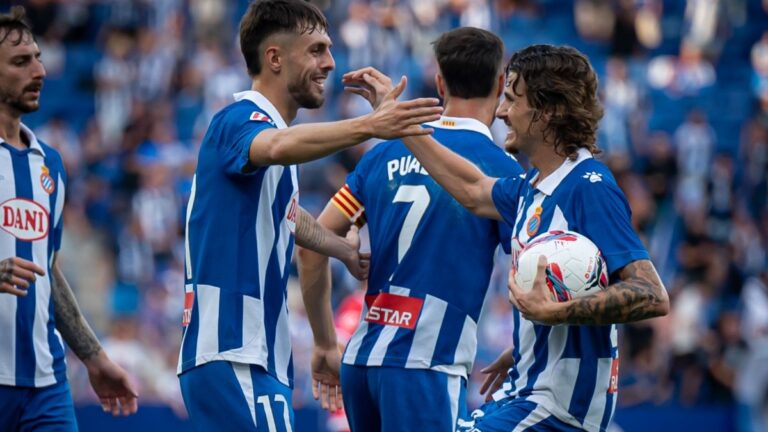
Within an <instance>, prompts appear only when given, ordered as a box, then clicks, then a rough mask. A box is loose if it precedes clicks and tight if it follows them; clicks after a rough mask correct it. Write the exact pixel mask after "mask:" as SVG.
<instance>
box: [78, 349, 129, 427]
mask: <svg viewBox="0 0 768 432" xmlns="http://www.w3.org/2000/svg"><path fill="white" fill-rule="evenodd" d="M84 363H85V367H86V368H87V369H88V379H89V380H90V381H91V387H93V391H95V392H96V395H97V396H98V397H99V402H100V403H101V408H102V409H103V410H104V412H111V413H112V415H113V416H117V415H120V414H121V413H122V415H126V416H127V415H131V414H134V413H135V412H136V411H137V410H138V397H139V395H138V393H137V392H136V390H135V389H134V388H133V385H132V384H131V383H130V381H128V374H127V373H125V370H123V368H121V367H120V366H118V365H117V364H115V363H114V362H112V360H110V359H109V357H107V354H106V353H105V352H104V351H103V350H102V351H100V352H99V353H98V354H97V355H96V356H94V357H92V358H91V359H89V360H87V361H85V362H84Z"/></svg>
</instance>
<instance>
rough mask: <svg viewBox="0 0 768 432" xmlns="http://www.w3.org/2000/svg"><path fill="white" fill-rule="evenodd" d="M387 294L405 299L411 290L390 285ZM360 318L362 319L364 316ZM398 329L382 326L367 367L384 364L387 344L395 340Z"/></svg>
mask: <svg viewBox="0 0 768 432" xmlns="http://www.w3.org/2000/svg"><path fill="white" fill-rule="evenodd" d="M389 293H390V294H395V295H401V296H406V297H407V296H408V295H409V294H410V293H411V290H410V289H408V288H403V287H399V286H394V285H390V287H389ZM361 318H362V319H364V316H362V317H361ZM399 329H400V327H397V326H389V325H388V326H382V329H381V332H379V337H378V338H377V339H376V343H375V344H373V349H371V353H370V354H369V355H368V362H367V363H366V365H367V366H381V364H382V363H384V356H385V355H386V354H387V348H389V343H390V342H392V339H394V338H395V333H397V331H398V330H399Z"/></svg>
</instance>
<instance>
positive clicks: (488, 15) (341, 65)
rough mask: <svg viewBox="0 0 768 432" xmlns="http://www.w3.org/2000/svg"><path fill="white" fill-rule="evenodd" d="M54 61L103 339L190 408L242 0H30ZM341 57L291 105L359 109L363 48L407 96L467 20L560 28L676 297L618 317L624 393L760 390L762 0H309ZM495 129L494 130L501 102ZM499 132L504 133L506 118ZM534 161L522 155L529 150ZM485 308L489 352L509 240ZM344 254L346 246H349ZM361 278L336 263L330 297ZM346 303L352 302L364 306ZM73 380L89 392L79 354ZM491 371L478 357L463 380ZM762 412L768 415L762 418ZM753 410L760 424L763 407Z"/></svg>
mask: <svg viewBox="0 0 768 432" xmlns="http://www.w3.org/2000/svg"><path fill="white" fill-rule="evenodd" d="M11 3H13V4H23V5H25V6H26V7H27V12H28V16H29V17H30V20H31V22H32V24H33V26H34V30H35V33H36V34H37V35H38V41H39V43H40V46H41V49H42V51H43V60H44V62H45V65H46V68H47V70H48V78H47V81H46V88H45V90H44V91H43V98H42V108H41V110H40V111H39V112H38V113H36V114H34V115H30V116H28V117H26V118H25V119H24V120H25V122H27V124H29V125H30V126H32V127H33V128H34V130H35V131H36V133H38V134H39V136H40V137H41V138H42V139H43V140H45V141H47V142H48V143H49V144H51V145H53V146H55V147H57V148H58V149H59V150H60V151H61V153H62V156H63V158H64V161H65V164H66V167H67V170H68V172H69V178H70V182H69V190H68V194H67V197H68V199H67V205H66V208H65V223H66V229H65V235H64V243H63V249H62V253H61V262H62V263H63V267H64V269H65V272H66V274H67V276H68V278H69V280H70V281H71V283H72V285H73V286H74V289H75V290H76V294H77V297H78V299H79V301H80V303H81V306H82V308H83V310H84V311H85V313H86V315H87V317H88V318H89V321H90V322H91V323H92V324H93V325H94V327H95V328H96V330H97V332H98V333H99V335H100V336H101V339H102V340H103V341H104V346H105V349H106V350H107V351H108V352H109V353H110V356H111V357H112V358H113V359H116V360H117V361H118V362H121V363H124V366H125V367H126V369H127V370H129V371H130V372H131V373H132V374H133V375H134V378H135V380H136V381H137V382H138V383H139V384H140V389H139V392H140V394H141V396H142V400H143V402H144V403H152V402H156V403H162V404H167V405H170V406H171V407H173V408H174V409H176V410H177V411H178V412H179V413H180V414H183V404H182V403H181V397H180V394H179V390H178V385H177V380H176V377H175V369H176V362H177V352H178V346H179V341H180V335H181V331H180V322H181V312H182V301H183V300H182V298H183V296H182V291H183V285H184V284H183V280H184V276H183V266H184V263H183V258H184V253H183V250H184V249H183V236H184V225H185V223H184V216H185V205H186V202H187V198H188V195H189V192H190V182H191V176H192V174H193V173H194V169H195V165H196V156H197V147H198V146H199V143H200V141H201V137H202V134H203V133H204V132H205V129H206V127H207V124H208V121H209V120H210V119H211V117H212V115H213V114H214V113H215V112H216V111H217V110H219V109H220V108H222V107H223V106H224V105H226V104H228V103H230V102H231V101H232V93H235V92H238V91H241V90H244V89H246V88H248V87H249V86H250V84H249V80H248V77H247V75H246V73H245V67H244V64H243V61H242V60H241V55H240V52H239V48H238V45H237V33H236V30H235V29H237V23H238V19H239V17H240V16H241V15H242V12H243V11H244V10H245V8H246V7H247V4H248V1H247V0H227V1H221V0H109V1H108V0H26V1H12V2H11ZM315 3H317V4H318V5H319V6H320V7H321V8H323V10H324V11H325V13H326V15H327V16H328V18H329V21H330V29H329V30H330V33H331V37H332V38H333V40H334V46H333V49H332V52H333V54H334V56H335V59H336V72H337V73H336V77H335V78H334V77H333V76H331V77H330V79H329V80H328V84H327V85H326V91H327V92H328V93H329V95H328V98H327V100H326V103H325V105H324V106H323V107H322V108H321V109H319V110H314V111H302V112H300V114H299V118H298V119H297V121H298V122H310V121H323V120H332V119H339V118H345V117H350V116H355V115H359V114H362V113H364V112H366V111H367V110H368V107H367V105H366V103H365V102H364V101H363V100H362V99H361V98H357V97H351V96H350V95H347V94H345V93H344V92H343V90H342V88H341V85H340V75H339V73H343V72H345V71H348V70H351V69H354V68H358V67H362V66H367V65H373V66H375V67H377V68H379V69H381V70H382V71H384V72H385V73H388V74H390V75H393V76H400V75H403V74H405V75H408V77H409V84H408V88H407V90H406V95H405V97H412V96H422V95H429V96H432V95H434V94H435V89H434V83H433V79H432V77H433V76H434V73H435V70H436V66H435V63H434V61H433V60H432V57H433V56H432V53H431V45H430V42H431V41H433V40H434V39H435V38H436V37H437V36H438V35H439V34H440V33H441V32H443V31H445V30H448V29H451V28H454V27H457V26H476V27H481V28H486V29H489V30H492V31H494V32H496V33H497V34H499V35H500V36H501V37H502V39H503V40H504V42H505V44H506V49H507V54H509V53H511V52H512V51H514V50H516V49H518V48H521V47H523V46H525V45H528V44H531V43H555V44H569V45H572V46H575V47H577V48H578V49H580V50H582V51H583V52H584V53H585V54H587V55H588V56H589V57H590V59H591V61H592V62H593V64H594V67H595V69H596V70H597V72H598V74H599V76H600V79H601V94H602V100H603V103H604V105H605V117H604V118H603V120H602V123H601V127H600V136H599V144H600V147H601V148H602V149H603V153H602V155H601V158H602V159H603V160H604V161H606V162H607V163H608V164H609V165H610V166H611V168H612V169H613V171H614V173H615V174H616V176H617V178H618V180H619V182H620V185H621V186H622V188H623V190H624V191H625V193H626V195H627V197H628V199H629V201H630V204H631V206H632V209H633V222H634V224H635V226H636V227H637V229H638V230H639V231H640V232H641V233H642V236H643V238H644V240H645V241H646V244H647V246H648V248H649V251H650V252H651V254H652V256H653V259H654V262H655V263H656V264H657V267H658V270H659V272H660V274H661V276H662V279H663V280H664V282H665V283H666V286H667V289H668V290H669V293H670V297H671V299H672V312H671V314H670V315H669V316H668V317H665V318H663V319H657V320H653V321H650V322H643V323H638V324H633V325H626V326H622V328H621V335H622V336H621V337H622V340H623V345H622V350H623V351H622V353H621V358H622V364H621V393H620V397H619V400H618V404H619V409H621V408H622V407H627V406H637V405H643V404H656V405H660V404H682V405H693V406H695V405H709V404H722V405H726V406H729V407H732V409H733V410H734V413H737V415H736V418H737V419H738V420H737V421H738V424H739V425H741V426H740V428H741V429H740V430H752V429H749V426H748V425H749V424H750V422H755V423H758V422H759V421H760V420H759V419H760V416H761V415H762V416H763V419H765V413H766V396H767V392H768V368H766V367H765V364H768V252H767V250H768V31H767V29H768V1H766V0H667V1H662V0H338V1H330V0H319V1H316V2H315ZM493 131H494V134H495V135H496V136H498V137H503V136H504V134H505V126H504V125H503V124H500V122H497V123H496V124H494V127H493ZM498 142H501V140H498ZM372 145H375V142H369V143H366V144H364V145H361V146H358V147H356V148H353V149H351V150H348V151H345V152H342V153H339V154H337V155H334V156H332V157H328V158H326V159H323V160H320V161H316V162H312V163H309V164H306V165H303V166H302V168H301V176H300V180H301V182H300V188H301V191H302V197H301V199H302V204H303V206H304V207H305V208H307V209H308V210H310V211H312V212H314V213H319V211H320V210H321V209H322V208H323V207H324V205H325V203H326V201H327V200H328V198H329V197H330V196H331V195H332V194H333V193H334V192H335V191H336V190H337V188H338V187H340V186H341V185H343V183H344V176H345V174H346V173H347V172H349V170H350V169H351V168H353V167H354V165H355V163H356V161H357V160H358V159H359V158H360V156H361V155H362V153H363V152H364V151H365V149H366V148H369V147H370V146H372ZM522 162H523V163H525V161H524V160H523V161H522ZM497 260H498V266H497V270H496V272H495V273H494V277H493V279H492V285H491V290H490V295H489V299H488V303H487V305H488V306H487V308H486V310H485V312H484V316H483V318H482V320H481V323H480V327H479V331H480V333H481V334H480V339H479V340H480V349H479V351H478V359H477V364H476V366H477V368H478V370H479V368H480V367H482V366H484V365H486V364H488V363H489V362H490V361H492V360H493V359H494V358H495V357H496V355H497V354H498V353H499V352H501V351H502V350H503V349H504V348H506V347H507V346H509V344H510V343H511V341H510V337H509V335H510V334H511V329H510V326H511V325H512V320H511V319H510V313H511V312H510V309H511V306H510V305H509V303H508V302H507V301H506V300H505V299H506V297H507V289H506V269H507V268H508V267H509V264H508V262H507V260H508V258H507V257H506V256H504V255H500V256H498V258H497ZM337 264H338V263H337ZM289 285H290V288H289V290H290V297H291V299H290V308H291V311H292V313H293V315H291V320H292V322H291V330H292V332H293V335H294V364H295V365H296V377H297V379H296V391H295V398H294V399H295V400H294V404H295V406H296V407H297V408H300V407H302V406H307V404H310V403H311V392H310V391H309V377H308V369H309V367H308V365H309V354H310V350H311V345H312V339H311V332H310V331H309V327H308V323H307V321H306V317H305V315H304V312H303V309H302V305H301V301H300V299H299V297H300V296H298V295H297V291H298V288H297V281H296V280H295V278H294V279H293V280H292V282H291V283H290V284H289ZM354 292H359V286H358V283H357V282H356V281H355V280H354V279H352V278H351V277H350V276H348V275H347V274H346V273H345V271H344V269H343V266H340V265H336V264H335V265H334V295H333V300H334V304H335V305H337V306H338V305H339V304H340V303H341V302H342V301H343V300H344V299H345V297H347V296H348V295H349V294H350V293H354ZM354 321H356V320H353V322H354ZM69 365H70V374H71V381H72V386H73V393H74V396H75V398H76V400H78V401H81V402H82V401H88V400H91V399H92V398H93V397H94V395H93V394H92V393H91V391H90V390H89V388H88V387H87V385H86V379H87V378H86V375H85V373H84V371H83V370H82V367H81V366H80V363H79V362H76V361H70V362H69ZM481 380H482V377H481V376H480V374H479V373H476V374H473V375H472V377H471V383H470V386H471V388H470V393H469V395H470V397H469V401H470V404H471V405H472V406H476V405H478V404H479V403H480V402H481V397H480V395H479V394H478V393H477V391H476V389H477V388H478V383H479V382H481ZM762 421H763V422H765V420H762ZM755 430H756V429H755Z"/></svg>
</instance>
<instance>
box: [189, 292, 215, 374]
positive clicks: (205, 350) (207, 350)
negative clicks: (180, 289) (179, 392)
mask: <svg viewBox="0 0 768 432" xmlns="http://www.w3.org/2000/svg"><path fill="white" fill-rule="evenodd" d="M220 295H221V291H220V290H219V288H218V287H214V286H210V285H198V286H197V306H198V309H197V311H198V314H199V318H198V322H199V323H200V326H199V333H198V335H197V351H196V352H195V366H199V365H201V364H203V363H205V362H207V361H209V359H210V358H211V357H213V356H216V355H218V354H219V298H220Z"/></svg>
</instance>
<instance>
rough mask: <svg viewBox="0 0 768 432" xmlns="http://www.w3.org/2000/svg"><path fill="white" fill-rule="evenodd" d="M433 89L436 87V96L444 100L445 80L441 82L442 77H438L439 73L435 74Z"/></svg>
mask: <svg viewBox="0 0 768 432" xmlns="http://www.w3.org/2000/svg"><path fill="white" fill-rule="evenodd" d="M435 87H437V94H438V95H439V96H440V98H441V99H445V80H443V76H442V75H440V72H437V73H436V74H435Z"/></svg>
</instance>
